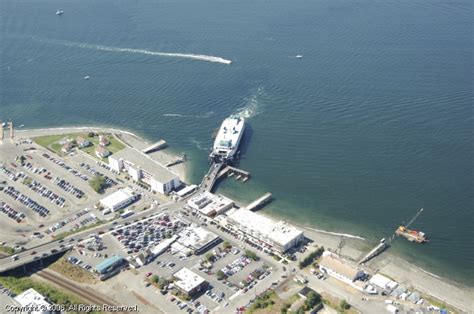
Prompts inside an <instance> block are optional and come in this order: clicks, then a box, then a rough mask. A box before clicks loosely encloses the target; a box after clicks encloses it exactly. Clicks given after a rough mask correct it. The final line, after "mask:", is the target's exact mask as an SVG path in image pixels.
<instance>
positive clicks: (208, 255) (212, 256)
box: [206, 252, 214, 262]
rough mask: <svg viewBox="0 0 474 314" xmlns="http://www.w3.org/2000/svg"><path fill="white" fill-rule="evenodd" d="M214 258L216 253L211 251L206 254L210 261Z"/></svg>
mask: <svg viewBox="0 0 474 314" xmlns="http://www.w3.org/2000/svg"><path fill="white" fill-rule="evenodd" d="M213 259H214V254H212V253H211V252H209V253H207V254H206V260H207V261H208V262H212V260H213Z"/></svg>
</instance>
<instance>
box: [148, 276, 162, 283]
mask: <svg viewBox="0 0 474 314" xmlns="http://www.w3.org/2000/svg"><path fill="white" fill-rule="evenodd" d="M150 281H151V282H152V283H155V284H157V283H158V282H159V281H160V277H159V276H158V275H153V276H151V279H150Z"/></svg>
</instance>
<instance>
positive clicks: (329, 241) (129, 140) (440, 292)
mask: <svg viewBox="0 0 474 314" xmlns="http://www.w3.org/2000/svg"><path fill="white" fill-rule="evenodd" d="M84 131H94V132H107V133H114V134H116V135H118V136H119V137H120V139H121V140H122V141H124V142H125V143H126V144H127V145H129V146H132V147H134V148H136V149H139V150H141V149H143V148H145V147H147V146H149V145H151V144H152V143H151V142H149V141H147V140H145V139H143V138H142V137H140V136H138V135H136V134H134V133H132V132H130V131H125V130H120V129H115V128H107V127H103V128H101V127H87V126H80V127H58V128H45V129H28V130H27V129H22V130H16V131H15V132H16V137H21V138H31V137H36V136H43V135H53V134H67V133H79V132H84ZM150 156H151V157H152V158H153V159H155V160H157V161H158V162H160V163H161V164H166V163H167V162H169V161H171V160H174V159H176V158H177V156H176V155H175V154H172V153H171V152H169V150H167V149H164V150H160V151H158V152H154V153H152V154H150ZM170 170H172V171H174V172H175V173H176V174H178V175H179V176H180V178H181V179H182V181H184V182H187V183H190V182H189V167H188V166H187V165H186V163H181V164H178V165H176V166H173V167H171V168H170ZM264 215H266V216H268V217H271V218H273V219H278V218H277V217H274V216H271V215H268V214H264ZM290 223H291V224H293V225H295V226H297V227H298V228H301V229H302V230H304V232H305V234H306V236H307V237H308V238H310V239H312V240H314V243H315V244H317V245H319V246H324V247H326V248H329V249H331V250H335V249H336V248H337V245H338V243H339V241H340V239H341V237H344V238H345V241H346V244H345V246H344V248H343V250H342V255H344V256H346V257H347V258H348V259H351V260H353V261H356V260H358V259H360V258H361V257H362V255H364V254H365V253H367V251H365V249H364V251H362V250H361V249H360V248H362V247H367V245H368V244H367V242H365V239H364V238H362V237H359V236H356V235H350V234H344V233H336V232H330V231H325V230H319V229H315V228H310V227H307V226H301V225H298V224H296V223H293V222H290ZM366 267H367V268H368V269H369V270H371V271H372V272H373V271H376V270H377V271H379V272H381V273H383V274H386V275H388V276H390V277H391V278H393V279H395V280H397V281H398V282H400V283H403V284H404V285H405V286H407V287H412V288H414V289H416V290H418V291H420V292H422V293H425V294H428V295H431V296H433V297H435V298H437V299H439V300H441V301H444V302H446V303H447V304H449V305H451V306H453V307H455V308H457V309H460V310H462V311H465V312H466V313H474V312H472V309H474V301H472V300H474V288H471V287H467V286H465V285H462V284H459V283H456V282H451V281H449V280H448V279H447V278H443V277H441V276H439V275H436V274H432V273H430V272H428V271H426V270H423V269H421V268H420V267H418V266H415V265H413V264H410V263H409V262H407V261H405V260H403V259H402V258H400V257H397V256H395V255H393V254H390V253H389V252H385V253H383V254H382V255H381V256H379V257H377V258H376V259H375V260H374V261H371V262H369V263H368V265H367V266H366Z"/></svg>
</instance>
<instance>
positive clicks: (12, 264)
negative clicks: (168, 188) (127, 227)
mask: <svg viewBox="0 0 474 314" xmlns="http://www.w3.org/2000/svg"><path fill="white" fill-rule="evenodd" d="M183 205H184V204H183V203H182V202H179V203H175V202H168V203H165V204H162V205H160V206H159V207H158V209H163V208H165V207H168V208H169V210H170V211H174V210H176V209H178V208H181V207H182V206H183ZM152 211H156V209H155V208H154V206H153V205H152V207H151V208H150V209H148V210H145V211H142V212H140V213H136V214H134V215H132V216H130V217H128V218H125V219H121V218H119V219H115V220H113V221H110V222H108V223H105V224H103V225H100V226H97V227H94V228H91V229H87V230H85V231H81V232H79V233H76V234H74V235H71V236H68V237H65V238H64V239H63V240H55V241H51V242H48V243H45V244H42V245H39V246H36V247H32V248H29V249H27V250H25V251H23V252H20V253H18V254H16V255H18V259H17V260H16V261H14V260H13V259H12V258H11V256H9V257H3V258H1V259H0V273H1V272H4V271H7V270H11V269H14V268H17V267H20V266H23V265H26V264H28V263H31V262H34V261H36V260H37V261H39V260H41V259H42V258H45V257H48V256H51V254H52V253H51V251H52V250H53V249H55V250H57V251H58V252H60V251H64V250H67V249H69V248H70V247H72V245H74V244H76V243H77V242H78V240H80V239H85V238H87V237H88V236H89V234H91V233H99V232H107V231H109V229H110V228H111V227H113V223H114V222H115V221H116V222H117V223H118V224H124V223H126V222H129V223H132V222H133V221H134V220H135V219H142V218H145V217H148V216H150V215H153V214H156V213H153V212H152ZM161 212H163V211H160V213H161ZM61 246H63V247H61ZM33 252H36V253H35V254H33V255H32V253H33ZM43 254H48V255H47V256H43ZM54 254H57V253H54ZM35 257H38V258H37V259H36V260H35Z"/></svg>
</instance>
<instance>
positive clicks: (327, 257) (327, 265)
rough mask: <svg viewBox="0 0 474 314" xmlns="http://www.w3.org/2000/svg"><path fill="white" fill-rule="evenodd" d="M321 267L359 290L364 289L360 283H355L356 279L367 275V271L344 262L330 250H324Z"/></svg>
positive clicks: (320, 261)
mask: <svg viewBox="0 0 474 314" xmlns="http://www.w3.org/2000/svg"><path fill="white" fill-rule="evenodd" d="M319 269H320V270H321V271H322V272H325V273H326V274H328V275H329V276H332V277H334V278H336V279H338V280H340V281H342V282H344V283H347V284H349V285H351V286H353V287H354V288H356V289H358V290H361V291H362V290H363V288H364V287H362V286H360V285H355V284H354V281H356V280H357V279H360V278H362V277H363V276H365V273H364V272H363V271H362V270H359V269H357V268H355V267H352V266H350V265H348V264H347V263H345V262H343V261H342V260H340V259H339V258H338V257H337V256H336V255H334V254H332V253H331V252H329V251H324V253H323V256H322V257H321V259H320V260H319Z"/></svg>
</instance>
